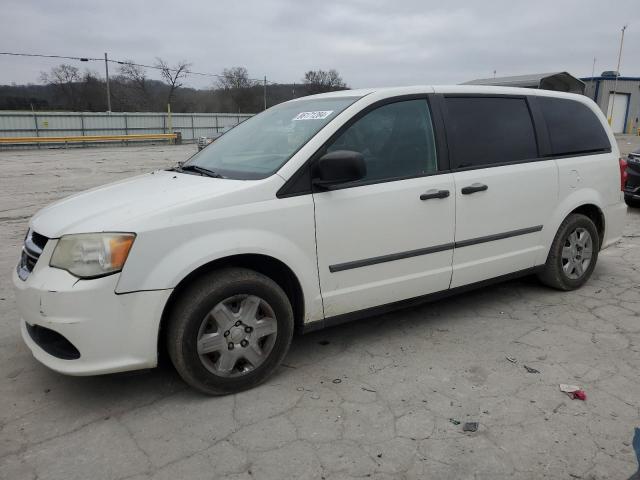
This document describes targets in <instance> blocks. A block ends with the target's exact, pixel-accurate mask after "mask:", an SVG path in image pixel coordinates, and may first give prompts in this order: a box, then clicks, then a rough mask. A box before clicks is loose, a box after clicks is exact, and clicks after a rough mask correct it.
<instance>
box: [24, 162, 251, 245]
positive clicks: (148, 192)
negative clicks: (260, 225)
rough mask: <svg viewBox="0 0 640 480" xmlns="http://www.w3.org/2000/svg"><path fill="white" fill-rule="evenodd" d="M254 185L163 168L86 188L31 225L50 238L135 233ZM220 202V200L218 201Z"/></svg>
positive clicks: (40, 214) (210, 205)
mask: <svg viewBox="0 0 640 480" xmlns="http://www.w3.org/2000/svg"><path fill="white" fill-rule="evenodd" d="M256 183H259V182H256V181H246V180H229V179H220V178H210V177H203V176H200V175H190V174H185V173H178V172H172V171H164V170H159V171H155V172H152V173H148V174H145V175H140V176H136V177H132V178H129V179H126V180H121V181H119V182H115V183H110V184H107V185H104V186H101V187H97V188H94V189H91V190H87V191H84V192H81V193H78V194H75V195H72V196H70V197H67V198H64V199H62V200H59V201H57V202H55V203H53V204H51V205H49V206H48V207H45V208H44V209H42V210H40V211H39V212H38V213H36V215H35V216H34V217H33V218H32V219H31V222H30V227H31V228H32V229H33V230H34V231H36V232H38V233H40V234H41V235H44V236H46V237H49V238H58V237H60V236H61V235H65V234H70V233H90V232H108V231H111V232H118V231H124V232H137V231H139V229H140V228H142V227H143V225H144V222H145V221H146V220H150V219H152V218H153V217H154V216H155V215H158V214H160V213H161V214H163V215H167V214H172V213H173V214H176V213H178V212H179V211H181V210H182V209H185V208H189V210H190V211H193V209H194V208H197V205H206V208H215V207H216V203H218V204H219V203H220V202H219V200H220V199H221V198H222V197H228V196H229V195H228V194H229V193H231V192H238V191H242V190H246V189H249V188H252V187H253V186H255V185H256ZM216 200H218V201H216Z"/></svg>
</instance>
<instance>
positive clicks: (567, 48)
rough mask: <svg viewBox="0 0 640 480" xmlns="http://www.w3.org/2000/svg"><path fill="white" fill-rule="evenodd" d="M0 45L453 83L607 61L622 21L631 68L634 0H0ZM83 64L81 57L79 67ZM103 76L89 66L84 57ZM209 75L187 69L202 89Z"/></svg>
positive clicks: (31, 74)
mask: <svg viewBox="0 0 640 480" xmlns="http://www.w3.org/2000/svg"><path fill="white" fill-rule="evenodd" d="M3 7H4V8H3V11H4V14H3V15H2V16H1V17H0V45H2V47H1V49H2V50H3V51H16V52H29V53H45V54H59V55H70V56H92V57H99V56H101V55H102V54H103V52H105V51H107V52H109V55H110V57H111V58H114V59H125V58H130V59H134V60H135V61H138V62H140V63H145V64H148V63H153V61H154V58H155V57H156V56H160V57H163V58H165V59H167V60H168V61H169V62H176V61H178V60H182V59H185V60H188V61H189V62H192V63H193V67H192V68H193V69H194V70H198V71H203V72H212V73H219V72H221V71H222V70H223V69H224V68H226V67H232V66H238V65H241V66H245V67H246V68H247V69H248V70H249V72H250V74H251V75H252V76H254V77H262V76H263V75H267V77H268V78H269V79H271V80H274V81H280V82H292V81H300V79H301V78H302V76H303V73H304V71H305V70H308V69H311V68H324V69H328V68H336V69H338V71H340V73H341V74H342V76H343V77H344V79H345V80H346V81H347V83H348V84H349V85H350V86H353V87H366V86H388V85H410V84H437V83H459V82H462V81H465V80H469V79H472V78H478V77H488V76H491V75H492V72H493V70H494V69H495V70H497V72H498V75H517V74H523V73H533V72H544V71H553V70H568V71H570V72H571V73H573V74H574V75H578V76H587V75H590V74H591V65H592V61H593V57H594V56H595V57H596V58H597V63H596V72H600V71H602V70H611V69H614V68H615V62H616V57H617V48H618V41H619V35H620V28H621V26H622V25H623V24H624V23H629V24H630V28H629V29H628V31H627V37H626V40H625V51H624V59H623V66H622V68H621V71H622V72H623V74H627V75H640V61H639V60H640V4H639V3H638V0H617V1H615V2H609V3H608V4H607V3H605V2H601V1H599V0H582V1H577V0H568V1H558V0H556V1H548V0H542V1H539V2H535V3H531V2H524V1H516V0H511V1H504V0H497V1H491V2H488V1H487V2H479V1H472V0H469V1H457V2H449V3H448V4H446V5H445V3H444V2H434V1H417V0H416V1H413V0H409V1H396V2H390V1H388V0H384V1H383V0H348V1H343V2H329V1H317V0H312V1H299V0H297V1H296V0H271V1H268V2H264V1H263V2H260V1H244V2H234V3H230V2H215V1H192V2H183V3H179V2H170V1H166V0H156V1H154V2H135V1H123V0H112V1H110V2H89V1H85V2H81V1H71V0H61V1H56V2H51V1H45V0H4V1H3ZM57 63H59V62H57V61H54V60H45V59H32V58H8V57H3V56H0V83H11V82H16V83H26V82H36V81H37V79H38V76H39V73H40V72H41V71H43V70H48V69H49V68H51V67H52V66H54V65H56V64H57ZM85 65H86V64H83V65H81V66H83V67H84V66H85ZM88 66H89V68H91V69H92V70H94V71H96V72H99V73H102V70H103V66H102V65H101V64H99V63H92V64H89V65H88ZM211 82H212V81H211V80H210V79H203V78H197V77H191V78H190V79H189V80H188V84H189V85H192V86H197V87H205V86H207V85H209V84H211Z"/></svg>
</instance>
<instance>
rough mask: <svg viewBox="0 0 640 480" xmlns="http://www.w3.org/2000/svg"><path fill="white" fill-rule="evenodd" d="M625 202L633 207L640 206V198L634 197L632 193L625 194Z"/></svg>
mask: <svg viewBox="0 0 640 480" xmlns="http://www.w3.org/2000/svg"><path fill="white" fill-rule="evenodd" d="M624 203H626V204H627V205H628V206H629V207H631V208H640V200H638V199H636V198H633V197H632V196H631V195H625V196H624Z"/></svg>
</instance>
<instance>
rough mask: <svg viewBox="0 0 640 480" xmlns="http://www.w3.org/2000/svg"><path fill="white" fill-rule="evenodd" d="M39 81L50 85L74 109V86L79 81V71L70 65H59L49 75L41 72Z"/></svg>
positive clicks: (75, 103) (75, 100)
mask: <svg viewBox="0 0 640 480" xmlns="http://www.w3.org/2000/svg"><path fill="white" fill-rule="evenodd" d="M40 81H41V82H42V83H46V84H49V85H52V86H53V87H54V89H55V91H56V92H57V93H58V94H59V95H60V96H62V97H63V98H64V100H65V101H66V104H67V105H69V106H70V107H71V109H75V107H76V105H77V98H76V86H77V84H78V83H79V82H80V81H81V77H80V71H79V70H78V69H77V68H76V67H74V66H71V65H66V64H64V63H63V64H61V65H58V66H57V67H53V68H52V69H51V71H50V72H49V73H47V72H41V73H40Z"/></svg>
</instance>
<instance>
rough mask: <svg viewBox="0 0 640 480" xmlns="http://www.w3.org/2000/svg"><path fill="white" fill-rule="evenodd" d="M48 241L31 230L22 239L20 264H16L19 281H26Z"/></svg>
mask: <svg viewBox="0 0 640 480" xmlns="http://www.w3.org/2000/svg"><path fill="white" fill-rule="evenodd" d="M48 240H49V239H48V238H47V237H45V236H44V235H40V234H39V233H36V232H34V231H32V230H29V231H28V232H27V236H26V237H25V239H24V245H23V246H22V255H21V256H20V263H19V264H18V267H17V270H18V277H20V280H26V279H27V278H28V277H29V275H30V274H31V272H32V271H33V268H34V267H35V266H36V263H37V262H38V259H39V258H40V255H42V250H44V247H45V245H46V244H47V241H48Z"/></svg>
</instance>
